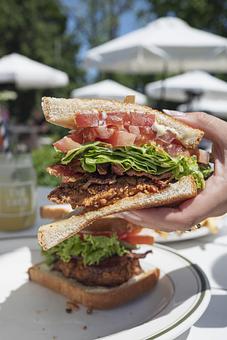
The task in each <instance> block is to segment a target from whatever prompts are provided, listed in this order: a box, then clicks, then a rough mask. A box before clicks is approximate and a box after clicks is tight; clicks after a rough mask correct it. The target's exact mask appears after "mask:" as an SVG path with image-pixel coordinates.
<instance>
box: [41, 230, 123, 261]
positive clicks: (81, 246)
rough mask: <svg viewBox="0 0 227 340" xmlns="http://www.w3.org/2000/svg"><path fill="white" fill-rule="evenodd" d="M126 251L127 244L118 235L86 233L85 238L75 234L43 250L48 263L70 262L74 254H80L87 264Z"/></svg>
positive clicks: (120, 254)
mask: <svg viewBox="0 0 227 340" xmlns="http://www.w3.org/2000/svg"><path fill="white" fill-rule="evenodd" d="M126 253H128V250H127V248H126V246H124V245H122V244H121V243H120V242H119V240H118V239H117V237H116V235H113V236H112V237H106V236H92V235H85V236H84V237H83V239H81V238H80V237H79V236H73V237H71V238H69V239H67V240H65V241H63V242H62V243H60V244H58V245H57V246H55V247H53V248H51V249H49V250H47V251H42V254H43V255H44V256H45V258H46V263H47V264H48V265H51V264H52V263H53V262H54V261H55V260H56V259H61V260H62V261H64V262H69V261H70V259H71V258H72V257H73V256H80V257H81V258H82V259H83V263H84V264H85V265H92V264H99V263H100V262H101V261H102V260H104V259H105V258H107V257H110V256H113V255H119V256H122V255H124V254H126Z"/></svg>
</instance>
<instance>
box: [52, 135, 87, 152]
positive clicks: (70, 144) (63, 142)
mask: <svg viewBox="0 0 227 340" xmlns="http://www.w3.org/2000/svg"><path fill="white" fill-rule="evenodd" d="M53 145H54V147H55V148H56V149H58V150H59V151H62V152H68V151H69V150H72V149H76V148H79V147H80V146H81V145H80V144H79V143H77V142H75V141H74V140H72V138H70V137H63V138H62V139H60V140H58V141H57V142H55V143H54V144H53Z"/></svg>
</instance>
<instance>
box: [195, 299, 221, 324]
mask: <svg viewBox="0 0 227 340" xmlns="http://www.w3.org/2000/svg"><path fill="white" fill-rule="evenodd" d="M226 315H227V294H226V295H224V294H217V295H216V294H215V295H212V296H211V300H210V303H209V306H208V307H207V309H206V313H205V314H203V316H202V317H201V318H200V319H199V321H197V322H196V323H195V325H194V326H195V327H199V328H224V327H227V317H226Z"/></svg>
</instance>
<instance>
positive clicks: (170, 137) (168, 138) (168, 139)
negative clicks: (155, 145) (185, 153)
mask: <svg viewBox="0 0 227 340" xmlns="http://www.w3.org/2000/svg"><path fill="white" fill-rule="evenodd" d="M175 139H176V135H175V134H174V133H173V132H171V131H166V133H165V134H164V135H162V136H159V137H158V138H157V140H158V141H159V143H163V144H170V143H172V142H173V141H174V140H175Z"/></svg>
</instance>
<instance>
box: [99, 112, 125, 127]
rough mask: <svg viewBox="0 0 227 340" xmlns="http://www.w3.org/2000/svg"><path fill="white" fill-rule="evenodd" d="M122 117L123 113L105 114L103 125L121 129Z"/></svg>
mask: <svg viewBox="0 0 227 340" xmlns="http://www.w3.org/2000/svg"><path fill="white" fill-rule="evenodd" d="M124 116H125V114H124V113H123V112H111V113H108V112H107V113H106V120H105V123H106V125H107V126H115V127H123V126H124ZM103 117H104V115H103Z"/></svg>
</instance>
